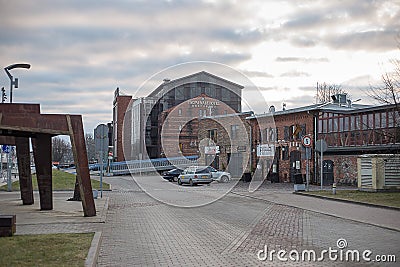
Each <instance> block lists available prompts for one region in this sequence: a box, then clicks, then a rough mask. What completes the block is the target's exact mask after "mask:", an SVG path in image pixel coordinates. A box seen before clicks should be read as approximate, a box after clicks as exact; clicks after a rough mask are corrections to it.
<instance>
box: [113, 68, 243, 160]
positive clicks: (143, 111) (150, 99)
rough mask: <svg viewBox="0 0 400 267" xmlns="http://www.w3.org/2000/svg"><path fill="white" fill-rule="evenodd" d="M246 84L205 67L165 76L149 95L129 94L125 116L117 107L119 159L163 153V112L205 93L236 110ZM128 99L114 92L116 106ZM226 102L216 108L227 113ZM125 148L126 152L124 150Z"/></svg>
mask: <svg viewBox="0 0 400 267" xmlns="http://www.w3.org/2000/svg"><path fill="white" fill-rule="evenodd" d="M243 88H244V87H243V86H241V85H239V84H236V83H234V82H231V81H228V80H226V79H223V78H221V77H218V76H216V75H213V74H211V73H208V72H205V71H201V72H198V73H194V74H191V75H188V76H185V77H182V78H178V79H174V80H169V79H165V80H164V82H163V83H162V84H160V85H159V86H158V87H157V88H156V89H155V90H154V91H153V92H151V93H150V94H149V95H148V96H147V97H142V98H138V99H132V97H131V96H127V98H128V97H130V99H131V103H130V104H129V105H128V106H127V109H126V111H125V113H124V116H122V112H120V111H119V109H118V108H114V109H113V126H114V138H113V140H114V155H118V157H117V158H116V160H117V161H122V160H130V159H144V158H145V157H146V155H148V157H149V158H160V157H163V151H161V146H160V138H159V136H160V132H159V130H161V128H160V127H159V119H162V118H163V117H162V116H161V114H162V113H163V112H164V111H166V110H170V109H171V108H173V107H175V106H177V105H179V104H181V103H183V102H185V101H188V100H190V99H193V98H196V97H198V96H200V95H203V94H204V95H206V96H208V97H211V98H213V99H216V100H218V101H220V103H224V104H225V105H224V106H226V107H229V108H230V109H232V110H234V111H235V112H240V111H241V95H242V89H243ZM125 100H126V98H125V97H124V98H121V97H117V96H114V107H121V108H122V106H124V105H125ZM120 101H121V103H120ZM122 102H124V103H122ZM222 106H223V105H220V106H219V107H216V108H217V111H215V112H218V114H225V113H226V114H227V113H228V110H227V109H226V108H225V109H221V108H222ZM219 109H220V110H219ZM118 114H119V115H118ZM125 115H127V116H125ZM199 115H200V114H199ZM123 117H125V120H126V122H125V123H124V122H123V120H124V119H123ZM200 117H201V116H200ZM121 118H122V119H121ZM122 127H123V128H122ZM123 134H124V138H123V139H124V142H126V143H125V144H122V139H121V138H119V137H120V136H122V135H123ZM123 148H125V150H126V151H125V153H121V151H123ZM119 155H122V156H119Z"/></svg>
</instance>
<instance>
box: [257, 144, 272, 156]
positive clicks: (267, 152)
mask: <svg viewBox="0 0 400 267" xmlns="http://www.w3.org/2000/svg"><path fill="white" fill-rule="evenodd" d="M257 156H258V157H273V156H275V146H274V145H269V144H264V145H258V146H257Z"/></svg>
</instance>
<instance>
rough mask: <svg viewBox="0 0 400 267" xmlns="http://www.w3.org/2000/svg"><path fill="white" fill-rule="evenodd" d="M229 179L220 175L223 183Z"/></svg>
mask: <svg viewBox="0 0 400 267" xmlns="http://www.w3.org/2000/svg"><path fill="white" fill-rule="evenodd" d="M228 181H229V179H228V176H225V175H224V176H222V177H221V182H223V183H227V182H228Z"/></svg>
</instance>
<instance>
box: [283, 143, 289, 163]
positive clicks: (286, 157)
mask: <svg viewBox="0 0 400 267" xmlns="http://www.w3.org/2000/svg"><path fill="white" fill-rule="evenodd" d="M282 160H289V146H284V147H282Z"/></svg>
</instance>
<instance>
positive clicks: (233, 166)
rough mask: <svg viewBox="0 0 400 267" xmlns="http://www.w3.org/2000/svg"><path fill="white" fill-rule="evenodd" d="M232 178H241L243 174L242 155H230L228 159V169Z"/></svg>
mask: <svg viewBox="0 0 400 267" xmlns="http://www.w3.org/2000/svg"><path fill="white" fill-rule="evenodd" d="M228 171H229V172H230V173H231V175H232V177H241V176H242V174H243V155H242V153H231V154H230V159H229V169H228Z"/></svg>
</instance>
